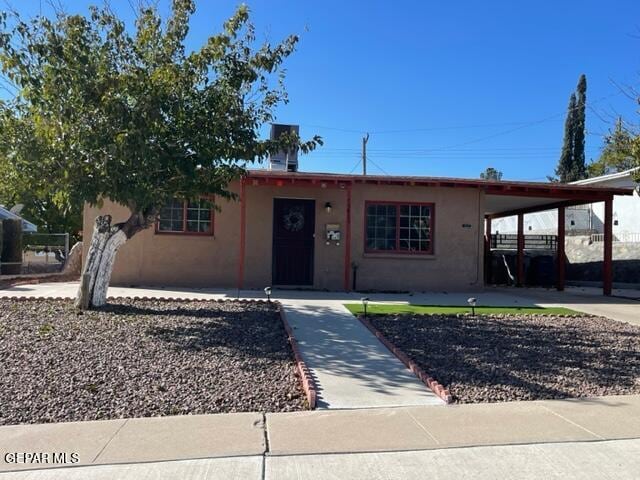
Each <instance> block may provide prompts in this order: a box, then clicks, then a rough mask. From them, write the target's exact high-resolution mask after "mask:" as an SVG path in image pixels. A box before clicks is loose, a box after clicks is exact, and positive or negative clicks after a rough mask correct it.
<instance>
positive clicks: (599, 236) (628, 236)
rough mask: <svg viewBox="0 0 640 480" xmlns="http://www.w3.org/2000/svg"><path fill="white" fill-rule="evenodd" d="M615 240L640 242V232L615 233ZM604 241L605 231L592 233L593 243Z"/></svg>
mask: <svg viewBox="0 0 640 480" xmlns="http://www.w3.org/2000/svg"><path fill="white" fill-rule="evenodd" d="M612 240H613V241H614V242H620V243H640V233H626V232H625V233H618V234H616V235H613V239H612ZM597 242H604V233H592V234H591V243H597Z"/></svg>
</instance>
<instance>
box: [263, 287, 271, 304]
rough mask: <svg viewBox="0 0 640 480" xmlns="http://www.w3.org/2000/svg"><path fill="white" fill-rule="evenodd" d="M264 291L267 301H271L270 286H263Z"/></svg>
mask: <svg viewBox="0 0 640 480" xmlns="http://www.w3.org/2000/svg"><path fill="white" fill-rule="evenodd" d="M264 293H265V295H266V296H267V302H270V301H271V287H264Z"/></svg>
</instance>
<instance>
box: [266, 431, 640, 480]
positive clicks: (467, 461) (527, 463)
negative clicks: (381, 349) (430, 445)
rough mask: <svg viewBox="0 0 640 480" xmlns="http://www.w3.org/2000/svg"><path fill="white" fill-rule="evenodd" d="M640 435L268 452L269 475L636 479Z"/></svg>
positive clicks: (299, 479)
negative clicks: (308, 452)
mask: <svg viewBox="0 0 640 480" xmlns="http://www.w3.org/2000/svg"><path fill="white" fill-rule="evenodd" d="M638 472H640V440H635V439H634V440H618V441H607V442H588V443H548V444H542V445H510V446H494V447H470V448H455V449H443V450H427V451H413V452H382V453H361V454H346V455H345V454H339V455H335V454H333V455H298V456H289V457H268V458H267V461H266V472H265V477H264V478H265V479H267V480H276V479H277V480H325V479H327V478H333V479H345V480H346V479H348V480H388V479H396V478H397V479H402V480H423V479H426V478H452V479H465V480H495V479H513V480H548V479H581V480H582V479H589V480H613V479H616V480H637V478H638Z"/></svg>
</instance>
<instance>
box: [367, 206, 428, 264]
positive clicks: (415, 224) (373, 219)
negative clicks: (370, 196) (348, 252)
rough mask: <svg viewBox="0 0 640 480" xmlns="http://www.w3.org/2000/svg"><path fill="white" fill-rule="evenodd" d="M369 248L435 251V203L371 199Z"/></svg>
mask: <svg viewBox="0 0 640 480" xmlns="http://www.w3.org/2000/svg"><path fill="white" fill-rule="evenodd" d="M365 210H366V221H365V222H366V225H365V229H366V231H365V251H367V252H395V253H416V254H418V253H421V254H425V253H433V237H432V235H433V204H404V203H373V202H367V203H366V205H365Z"/></svg>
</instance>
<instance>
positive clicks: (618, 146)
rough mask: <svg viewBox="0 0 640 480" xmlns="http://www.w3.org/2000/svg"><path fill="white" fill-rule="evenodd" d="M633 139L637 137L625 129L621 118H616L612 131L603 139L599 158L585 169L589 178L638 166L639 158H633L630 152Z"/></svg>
mask: <svg viewBox="0 0 640 480" xmlns="http://www.w3.org/2000/svg"><path fill="white" fill-rule="evenodd" d="M635 137H637V135H635V134H634V133H632V132H631V131H630V130H629V129H628V128H626V127H625V125H624V122H623V120H622V118H621V117H620V118H618V119H617V120H616V124H615V126H614V128H613V130H612V131H610V132H609V134H608V135H607V136H606V137H605V138H604V147H603V148H602V152H601V153H600V157H599V158H598V160H596V161H595V162H592V163H591V164H589V166H588V167H587V172H588V175H589V177H598V176H600V175H605V174H607V173H612V172H623V171H625V170H629V169H631V168H634V167H636V166H638V164H640V158H638V157H635V156H634V153H633V151H632V146H633V140H634V138H635Z"/></svg>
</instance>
